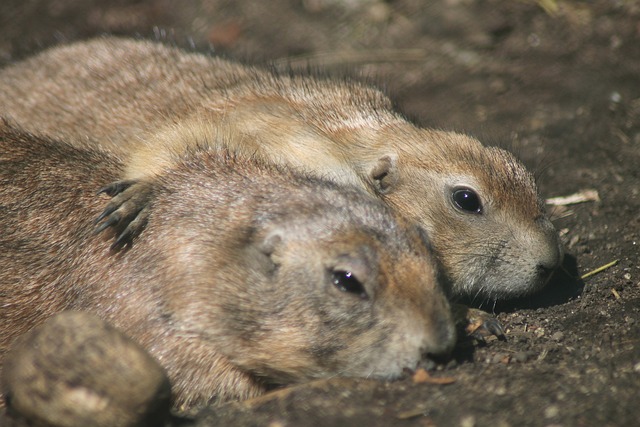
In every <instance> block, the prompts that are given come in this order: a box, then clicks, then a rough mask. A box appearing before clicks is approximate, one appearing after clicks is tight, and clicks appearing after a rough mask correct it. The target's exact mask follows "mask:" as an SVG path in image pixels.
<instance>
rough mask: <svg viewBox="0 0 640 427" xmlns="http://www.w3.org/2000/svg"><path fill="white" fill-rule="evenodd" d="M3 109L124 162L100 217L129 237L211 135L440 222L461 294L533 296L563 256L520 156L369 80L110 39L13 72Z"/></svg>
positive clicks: (2, 93)
mask: <svg viewBox="0 0 640 427" xmlns="http://www.w3.org/2000/svg"><path fill="white" fill-rule="evenodd" d="M0 109H1V111H0V114H3V115H4V116H6V117H9V118H11V119H12V120H13V121H15V122H16V123H19V124H20V125H21V126H23V127H25V128H27V129H29V130H30V131H33V132H36V133H39V134H44V135H50V136H53V137H61V138H63V139H65V140H67V141H69V142H71V143H73V144H74V145H77V146H81V147H84V146H86V147H101V148H104V149H108V150H111V151H112V152H114V153H117V154H118V155H121V156H122V157H123V158H124V159H125V167H124V169H123V171H122V173H121V174H120V175H118V176H116V177H115V178H116V180H117V181H118V182H116V183H114V185H113V186H110V187H107V188H105V191H106V192H107V193H108V194H109V195H112V196H114V198H113V200H112V201H111V203H110V204H109V205H108V206H107V209H106V210H105V213H104V215H102V216H101V218H106V219H105V223H104V225H103V227H107V226H111V225H116V226H119V228H120V229H121V230H122V231H123V233H122V235H121V236H122V237H123V238H129V237H131V236H134V235H136V234H137V233H138V232H139V231H140V230H141V229H142V228H143V227H144V222H145V221H146V215H147V211H148V210H147V209H146V207H147V206H148V203H149V197H150V192H149V187H148V182H150V181H152V180H153V178H154V176H156V175H161V174H162V173H164V171H165V170H166V169H167V168H170V167H172V165H173V164H175V163H176V162H179V161H180V159H181V158H182V156H183V153H184V152H185V151H189V150H190V149H192V148H193V147H197V146H201V145H205V146H211V147H212V148H226V149H228V150H229V151H230V152H232V153H234V155H237V156H245V157H246V156H255V157H256V158H259V159H261V160H263V161H265V162H268V163H272V164H276V165H287V166H288V167H292V168H295V169H298V170H301V171H304V172H305V173H307V174H314V175H318V176H322V177H325V178H326V179H329V180H332V181H334V182H336V183H339V184H348V185H355V186H358V187H360V188H363V189H364V190H365V191H367V192H369V193H370V194H373V195H375V196H376V197H379V198H380V199H381V200H383V201H384V202H385V203H387V204H388V205H389V206H391V207H392V208H393V209H394V210H396V211H397V212H399V213H400V214H402V215H404V216H406V217H408V218H410V219H411V220H413V221H416V222H417V224H419V225H420V226H421V227H423V228H424V229H425V230H426V231H427V232H428V234H429V235H430V238H431V240H432V244H433V248H434V251H435V254H436V256H437V257H438V259H439V261H440V263H441V264H442V267H443V271H444V276H445V278H446V280H447V282H448V283H449V285H448V286H449V288H450V292H451V293H452V294H453V296H462V295H465V296H471V297H480V298H485V299H498V298H509V297H515V296H522V295H526V294H528V293H530V292H533V291H535V290H537V289H539V288H541V287H542V286H543V285H544V284H545V283H546V282H547V280H548V278H549V277H550V274H551V273H552V271H554V270H555V268H557V267H558V265H559V264H560V262H561V260H562V249H561V246H560V243H559V239H558V236H557V233H556V231H555V229H554V227H553V225H552V224H551V222H550V221H549V219H548V217H547V215H546V213H545V210H544V205H543V203H542V201H541V199H540V197H539V196H538V192H537V188H536V185H535V182H534V179H533V177H532V175H531V174H530V173H529V172H528V171H527V170H526V169H525V168H524V166H523V165H522V164H521V163H520V162H518V161H517V160H516V159H515V158H514V157H513V156H512V155H511V154H510V153H508V152H506V151H504V150H501V149H498V148H495V147H484V146H483V145H481V144H480V142H478V141H477V140H476V139H473V138H471V137H468V136H465V135H461V134H457V133H453V132H443V131H438V130H431V129H421V128H418V127H416V126H414V125H413V124H411V123H410V122H408V121H407V120H406V119H405V118H403V117H402V116H401V115H400V114H398V113H397V112H395V111H394V110H393V108H392V103H391V101H390V100H389V99H388V98H387V97H386V96H385V95H384V94H382V93H381V92H380V91H379V90H377V89H375V88H372V87H369V86H366V85H363V84H360V83H356V82H352V81H340V80H326V79H321V78H315V77H312V76H304V75H293V76H290V75H281V74H278V73H275V72H270V71H266V70H261V69H258V68H253V67H247V66H243V65H240V64H237V63H233V62H228V61H225V60H222V59H219V58H212V57H209V56H206V55H201V54H195V53H187V52H185V51H182V50H179V49H176V48H171V47H166V46H163V45H160V44H156V43H152V42H148V41H133V40H126V39H117V38H101V39H95V40H91V41H87V42H80V43H76V44H72V45H68V46H62V47H57V48H54V49H51V50H48V51H46V52H44V53H42V54H40V55H37V56H35V57H33V58H31V59H28V60H26V61H23V62H21V63H18V64H15V65H13V66H11V67H8V68H6V69H4V70H2V71H1V72H0ZM218 135H224V136H225V137H224V138H219V137H218ZM219 145H221V146H219ZM97 213H99V212H97ZM127 226H128V228H127Z"/></svg>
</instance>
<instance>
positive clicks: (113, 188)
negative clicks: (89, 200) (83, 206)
mask: <svg viewBox="0 0 640 427" xmlns="http://www.w3.org/2000/svg"><path fill="white" fill-rule="evenodd" d="M134 182H135V181H116V182H112V183H111V184H109V185H105V186H104V187H102V188H101V189H99V190H98V192H97V193H96V194H103V193H104V194H106V195H108V196H110V197H113V196H115V195H117V194H120V193H122V192H123V191H124V190H126V189H127V188H129V187H130V186H131V184H133V183H134Z"/></svg>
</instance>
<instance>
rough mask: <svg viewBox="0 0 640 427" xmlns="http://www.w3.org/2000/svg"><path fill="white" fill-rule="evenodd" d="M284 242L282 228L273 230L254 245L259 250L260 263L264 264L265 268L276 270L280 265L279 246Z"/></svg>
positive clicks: (271, 270)
mask: <svg viewBox="0 0 640 427" xmlns="http://www.w3.org/2000/svg"><path fill="white" fill-rule="evenodd" d="M281 244H282V230H280V229H275V230H271V231H270V232H269V233H268V234H267V235H266V237H264V238H263V239H262V240H261V241H258V242H257V243H256V246H254V247H255V248H256V249H257V250H258V254H259V255H258V257H259V258H260V263H261V264H263V265H264V267H265V270H266V271H269V272H273V271H275V270H276V269H277V268H278V266H279V265H280V263H281V262H280V258H279V255H278V248H279V247H280V245H281Z"/></svg>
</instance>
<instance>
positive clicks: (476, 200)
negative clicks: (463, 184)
mask: <svg viewBox="0 0 640 427" xmlns="http://www.w3.org/2000/svg"><path fill="white" fill-rule="evenodd" d="M451 199H452V200H453V204H454V205H456V207H457V208H458V209H460V210H462V211H465V212H469V213H482V204H481V203H480V197H478V195H477V194H476V192H475V191H473V190H472V189H470V188H456V189H454V190H453V193H451Z"/></svg>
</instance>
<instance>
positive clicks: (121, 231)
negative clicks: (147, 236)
mask: <svg viewBox="0 0 640 427" xmlns="http://www.w3.org/2000/svg"><path fill="white" fill-rule="evenodd" d="M103 193H104V194H107V195H108V196H111V197H112V199H111V201H110V202H109V204H108V205H107V207H106V208H105V209H104V211H102V213H101V214H100V216H98V218H96V220H95V224H96V229H95V232H96V234H97V233H100V232H102V231H104V230H106V229H107V228H113V229H114V230H115V232H116V235H117V237H116V240H115V242H114V243H113V245H112V246H111V247H112V248H118V247H122V246H124V245H125V244H127V243H130V242H131V241H132V240H133V238H134V237H136V236H138V235H139V234H140V233H141V232H142V230H143V229H144V227H145V226H146V224H147V220H148V217H149V211H150V204H151V200H152V198H153V186H152V184H151V183H149V182H146V181H139V180H124V181H116V182H113V183H111V184H109V185H107V186H105V187H103V188H101V189H100V190H99V191H98V194H103Z"/></svg>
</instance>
